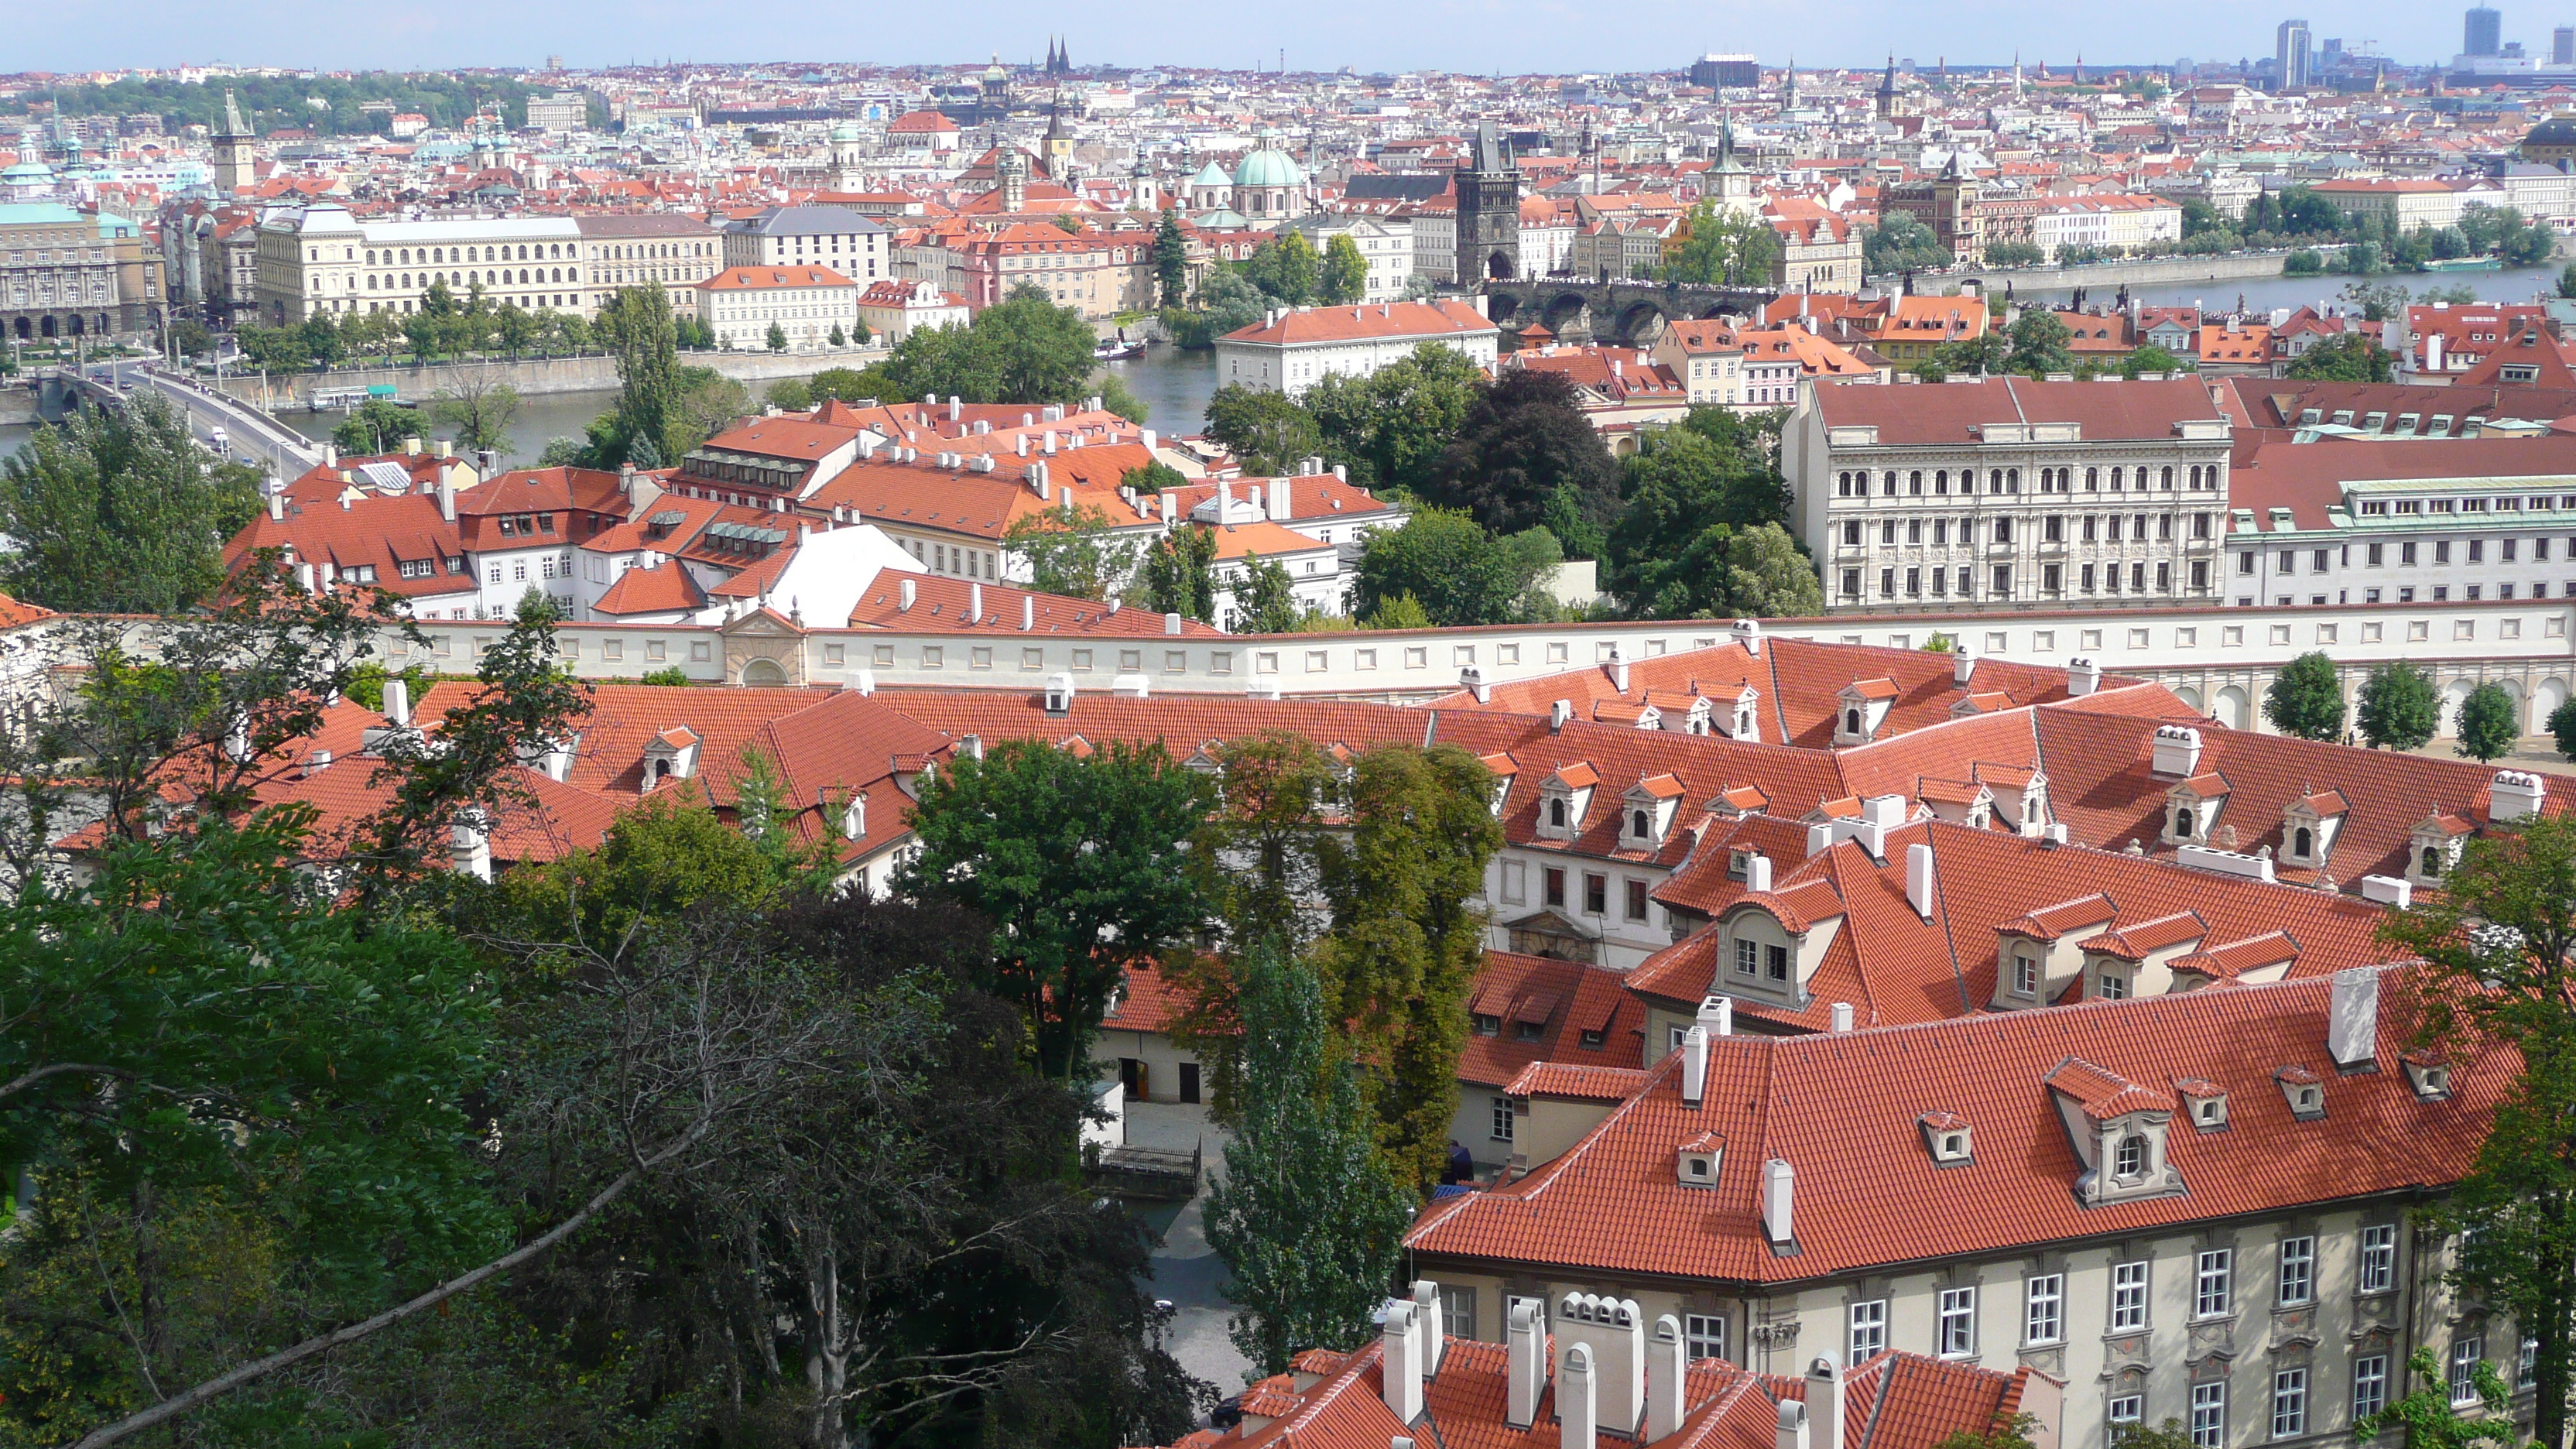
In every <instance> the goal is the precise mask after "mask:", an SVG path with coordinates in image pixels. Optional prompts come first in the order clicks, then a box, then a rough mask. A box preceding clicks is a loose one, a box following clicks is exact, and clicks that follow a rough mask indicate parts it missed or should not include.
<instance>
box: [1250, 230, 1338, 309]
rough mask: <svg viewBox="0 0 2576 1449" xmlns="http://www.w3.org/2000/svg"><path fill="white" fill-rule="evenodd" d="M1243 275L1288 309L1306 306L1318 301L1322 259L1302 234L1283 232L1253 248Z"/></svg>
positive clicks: (1312, 244) (1293, 231)
mask: <svg viewBox="0 0 2576 1449" xmlns="http://www.w3.org/2000/svg"><path fill="white" fill-rule="evenodd" d="M1242 267H1243V275H1244V277H1245V278H1246V279H1247V280H1249V281H1250V282H1251V283H1252V284H1253V285H1254V286H1256V287H1259V288H1260V289H1261V290H1262V292H1263V293H1264V294H1266V295H1268V296H1269V297H1271V298H1273V299H1274V300H1276V301H1278V302H1280V303H1281V304H1283V305H1285V306H1290V307H1303V306H1305V305H1307V304H1308V303H1311V302H1313V301H1314V300H1315V288H1316V284H1317V282H1318V281H1319V280H1320V274H1321V271H1322V267H1323V258H1322V257H1320V256H1318V255H1317V254H1316V251H1315V244H1314V243H1313V242H1310V241H1308V240H1307V239H1306V234H1305V233H1304V232H1301V231H1295V230H1289V231H1282V232H1280V233H1278V234H1277V235H1275V236H1273V237H1272V238H1271V239H1270V240H1268V241H1266V242H1263V243H1262V244H1261V245H1260V246H1258V247H1255V248H1254V249H1253V252H1252V255H1251V256H1249V257H1246V258H1245V259H1244V260H1243V263H1242Z"/></svg>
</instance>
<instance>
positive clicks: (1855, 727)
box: [1843, 707, 1860, 735]
mask: <svg viewBox="0 0 2576 1449" xmlns="http://www.w3.org/2000/svg"><path fill="white" fill-rule="evenodd" d="M1843 733H1844V734H1847V735H1856V734H1859V733H1860V710H1859V708H1858V707H1854V708H1851V709H1847V710H1844V711H1843Z"/></svg>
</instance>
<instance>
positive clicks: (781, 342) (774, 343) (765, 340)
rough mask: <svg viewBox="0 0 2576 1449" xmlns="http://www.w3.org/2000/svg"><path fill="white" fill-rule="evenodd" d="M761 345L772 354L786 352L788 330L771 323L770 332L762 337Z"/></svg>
mask: <svg viewBox="0 0 2576 1449" xmlns="http://www.w3.org/2000/svg"><path fill="white" fill-rule="evenodd" d="M761 343H762V345H764V346H766V347H767V348H768V349H769V350H770V351H772V352H785V351H786V350H787V329H786V328H784V327H782V326H780V325H779V324H777V323H776V322H772V323H770V324H769V331H768V332H767V333H765V334H763V335H762V337H761Z"/></svg>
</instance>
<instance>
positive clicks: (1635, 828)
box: [1628, 810, 1654, 840]
mask: <svg viewBox="0 0 2576 1449" xmlns="http://www.w3.org/2000/svg"><path fill="white" fill-rule="evenodd" d="M1628 834H1629V835H1631V836H1633V837H1635V838H1636V839H1639V840H1644V839H1646V838H1647V837H1648V836H1650V835H1652V834H1654V832H1653V831H1652V830H1651V829H1649V828H1647V825H1646V812H1645V811H1643V810H1631V811H1629V812H1628Z"/></svg>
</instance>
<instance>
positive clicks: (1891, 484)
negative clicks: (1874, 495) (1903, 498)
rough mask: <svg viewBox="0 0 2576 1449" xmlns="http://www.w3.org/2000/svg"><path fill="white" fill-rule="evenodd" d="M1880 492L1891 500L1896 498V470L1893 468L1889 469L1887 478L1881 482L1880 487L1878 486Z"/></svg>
mask: <svg viewBox="0 0 2576 1449" xmlns="http://www.w3.org/2000/svg"><path fill="white" fill-rule="evenodd" d="M1878 491H1879V492H1881V493H1884V494H1886V495H1887V496H1888V497H1890V498H1893V497H1895V496H1896V470H1895V469H1893V468H1891V469H1889V470H1888V473H1887V476H1886V477H1885V478H1884V479H1882V480H1880V482H1879V485H1878Z"/></svg>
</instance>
